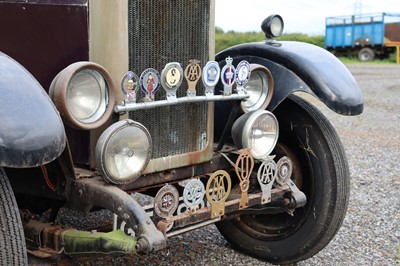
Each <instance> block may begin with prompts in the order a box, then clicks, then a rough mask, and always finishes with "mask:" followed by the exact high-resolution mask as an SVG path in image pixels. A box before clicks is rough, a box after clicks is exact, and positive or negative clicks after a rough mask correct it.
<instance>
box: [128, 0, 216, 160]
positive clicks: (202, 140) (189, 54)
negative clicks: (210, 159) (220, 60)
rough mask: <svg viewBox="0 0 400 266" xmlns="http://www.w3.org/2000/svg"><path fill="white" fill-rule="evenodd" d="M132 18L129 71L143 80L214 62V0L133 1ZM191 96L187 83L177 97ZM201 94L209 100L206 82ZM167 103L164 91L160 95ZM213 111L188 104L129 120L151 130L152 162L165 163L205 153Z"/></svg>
mask: <svg viewBox="0 0 400 266" xmlns="http://www.w3.org/2000/svg"><path fill="white" fill-rule="evenodd" d="M128 12H129V13H128V20H129V21H128V31H129V33H128V34H129V68H130V69H131V70H133V71H134V72H136V73H138V75H140V73H141V72H142V71H143V70H145V69H146V68H149V67H152V68H155V69H157V70H158V71H159V72H160V73H161V70H162V68H163V67H164V66H165V64H166V63H169V62H179V63H181V64H182V67H183V69H184V68H185V67H186V65H187V63H188V61H189V60H190V59H193V58H195V59H199V60H200V61H201V65H202V66H204V65H205V63H206V62H207V61H208V60H209V58H208V56H209V51H208V49H209V30H210V29H209V23H210V1H209V0H189V1H188V0H173V1H172V0H149V1H147V0H146V1H143V0H129V2H128ZM186 90H187V84H186V81H185V80H184V82H183V84H182V86H181V87H180V89H179V91H178V92H177V96H178V97H181V96H185V95H186ZM140 93H141V92H140ZM197 94H198V95H199V94H201V95H204V89H203V86H202V84H201V81H199V83H198V85H197ZM143 96H144V95H140V94H139V99H140V98H141V97H143ZM161 99H165V92H164V90H163V89H162V88H160V89H159V91H158V92H157V94H156V100H161ZM207 109H208V108H207V103H194V104H183V105H175V106H168V107H161V108H155V109H150V110H140V111H134V112H130V113H129V117H130V118H131V119H133V120H135V121H138V122H140V123H142V124H143V125H144V126H146V127H147V128H148V129H149V131H150V134H151V136H152V138H153V156H152V157H153V158H160V157H165V156H169V155H177V154H183V153H188V152H192V151H197V150H200V149H203V148H204V147H205V144H206V141H207V137H208V136H207V135H206V132H207V111H208V110H207Z"/></svg>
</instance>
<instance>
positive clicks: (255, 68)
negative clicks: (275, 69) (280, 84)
mask: <svg viewBox="0 0 400 266" xmlns="http://www.w3.org/2000/svg"><path fill="white" fill-rule="evenodd" d="M250 71H251V75H253V74H254V73H256V72H262V73H263V74H264V75H265V76H266V78H267V90H266V91H264V88H263V89H262V93H266V94H267V97H266V98H265V100H264V102H263V103H262V104H259V103H258V102H257V103H256V104H254V105H253V106H252V107H250V108H247V107H245V106H243V103H244V102H245V101H242V102H241V104H240V107H241V109H242V111H243V112H244V113H249V112H253V111H257V110H265V109H266V108H267V107H268V105H269V104H270V102H271V100H272V96H273V95H274V84H275V83H274V78H273V76H272V73H271V71H269V69H268V68H266V67H265V66H263V65H260V64H254V63H252V64H250ZM251 75H250V80H251ZM247 84H248V83H247ZM254 106H255V107H254Z"/></svg>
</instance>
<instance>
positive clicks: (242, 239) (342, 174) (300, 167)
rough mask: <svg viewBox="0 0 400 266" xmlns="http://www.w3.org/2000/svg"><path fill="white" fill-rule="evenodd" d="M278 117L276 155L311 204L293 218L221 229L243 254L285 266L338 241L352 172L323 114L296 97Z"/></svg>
mask: <svg viewBox="0 0 400 266" xmlns="http://www.w3.org/2000/svg"><path fill="white" fill-rule="evenodd" d="M274 113H275V115H276V117H277V118H278V121H279V130H280V132H279V134H280V135H279V140H278V145H277V147H276V149H275V152H274V154H276V155H277V158H278V159H279V157H282V156H289V157H290V158H291V160H292V161H293V164H294V165H293V174H292V176H291V178H292V179H293V180H294V182H295V183H296V185H297V186H298V187H299V188H300V189H301V190H302V191H303V192H304V193H305V194H306V196H307V204H306V206H305V207H303V208H298V209H296V210H295V212H294V216H290V215H289V214H287V213H281V214H274V215H271V214H270V215H267V214H265V215H260V214H258V215H241V216H240V217H238V218H234V219H232V220H226V221H223V222H220V223H219V224H217V227H218V229H219V230H220V232H221V233H222V235H223V236H224V237H225V238H226V239H227V240H228V241H229V242H230V243H231V244H232V245H233V246H234V247H236V248H237V249H239V250H240V251H243V252H244V253H247V254H249V255H251V256H254V257H257V258H259V259H263V260H266V261H269V262H273V263H280V264H286V263H293V262H296V261H300V260H305V259H307V258H310V257H312V256H313V255H315V254H316V253H317V252H319V251H320V250H321V249H323V248H324V247H325V246H326V245H327V244H328V243H329V242H330V241H331V239H332V238H333V237H334V235H335V234H336V232H337V231H338V229H339V227H340V226H341V224H342V222H343V219H344V217H345V214H346V210H347V205H348V199H349V171H348V166H347V161H346V156H345V153H344V150H343V147H342V145H341V143H340V140H339V138H338V136H337V134H336V131H335V130H334V128H333V127H332V125H331V124H330V123H329V121H328V120H327V119H326V118H325V117H324V116H323V115H322V114H321V112H320V111H319V110H317V109H316V108H315V107H313V106H312V105H310V104H309V103H308V102H306V101H304V100H302V99H300V98H298V97H296V96H291V97H290V98H288V99H286V100H285V101H284V102H283V103H282V104H281V105H280V106H279V107H278V108H277V110H276V111H275V112H274Z"/></svg>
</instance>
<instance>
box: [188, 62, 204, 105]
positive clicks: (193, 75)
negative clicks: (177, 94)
mask: <svg viewBox="0 0 400 266" xmlns="http://www.w3.org/2000/svg"><path fill="white" fill-rule="evenodd" d="M200 77H201V67H200V61H199V60H197V59H191V60H189V65H188V66H187V67H186V69H185V79H186V81H187V83H188V90H187V96H188V97H192V96H196V85H197V82H198V81H199V79H200Z"/></svg>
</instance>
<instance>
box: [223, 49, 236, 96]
mask: <svg viewBox="0 0 400 266" xmlns="http://www.w3.org/2000/svg"><path fill="white" fill-rule="evenodd" d="M225 62H226V65H225V66H224V67H223V68H222V70H221V82H222V84H224V95H231V94H232V86H233V84H234V83H235V67H234V66H233V65H232V62H233V58H232V57H230V56H228V57H227V58H226V59H225Z"/></svg>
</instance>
